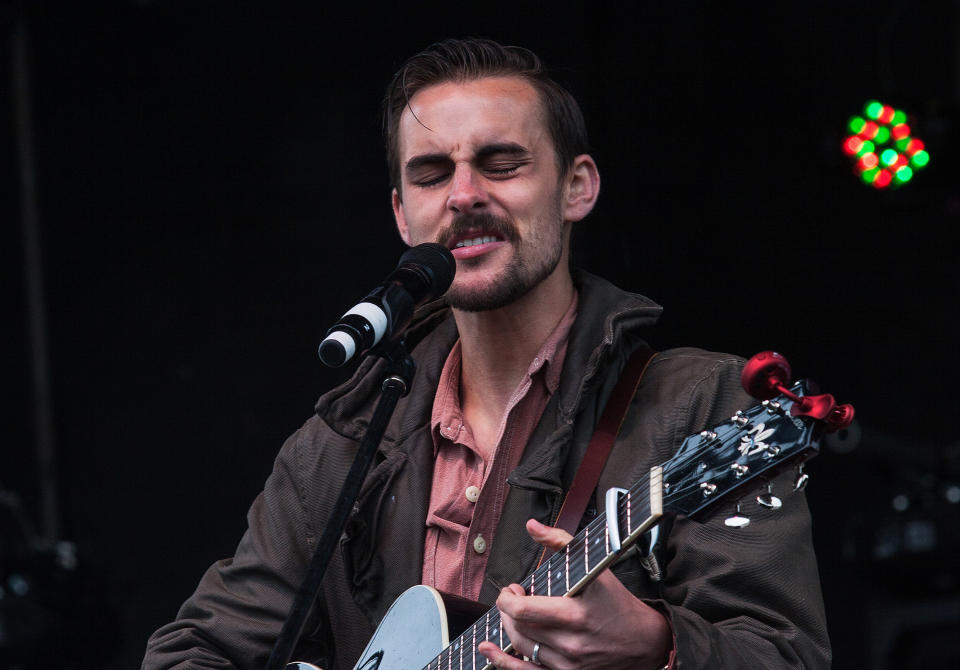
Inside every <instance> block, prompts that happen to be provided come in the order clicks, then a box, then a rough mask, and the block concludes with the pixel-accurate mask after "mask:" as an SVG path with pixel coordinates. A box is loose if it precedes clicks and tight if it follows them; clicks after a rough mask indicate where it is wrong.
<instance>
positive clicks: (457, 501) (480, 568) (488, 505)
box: [423, 294, 577, 600]
mask: <svg viewBox="0 0 960 670" xmlns="http://www.w3.org/2000/svg"><path fill="white" fill-rule="evenodd" d="M576 315H577V296H576V294H574V297H573V300H572V301H571V303H570V306H569V307H568V308H567V311H566V312H565V313H564V315H563V317H562V318H561V319H560V321H559V322H558V323H557V325H556V327H555V328H554V330H553V331H552V332H551V333H550V335H549V336H548V337H547V339H546V340H545V341H544V343H543V346H541V347H540V350H539V351H538V352H537V354H536V355H535V356H534V358H533V360H532V361H531V362H530V366H529V367H528V368H527V371H526V374H524V376H523V379H521V380H520V383H519V384H518V385H517V388H516V389H515V390H514V392H513V394H512V395H511V396H510V400H509V401H508V403H507V406H506V409H505V411H504V413H503V419H502V420H501V422H500V427H499V430H498V432H497V439H496V442H495V447H494V449H493V450H492V451H490V452H489V453H484V450H483V449H482V448H481V447H479V446H478V445H477V443H476V440H475V439H474V437H473V433H472V432H471V430H470V426H469V425H467V423H466V421H465V419H464V416H463V409H462V407H461V402H460V373H461V370H462V366H461V363H462V354H461V348H460V342H459V341H457V343H456V344H455V345H454V347H453V349H452V350H451V351H450V355H449V356H448V357H447V360H446V362H445V363H444V367H443V371H442V373H441V375H440V382H439V384H438V385H437V393H436V397H435V399H434V403H433V414H432V419H431V426H432V430H433V443H434V457H435V462H434V469H433V485H432V489H431V493H430V506H429V509H428V511H427V522H426V523H427V533H426V541H425V546H424V562H423V583H424V584H427V585H429V586H433V587H434V588H436V589H439V590H441V591H444V592H446V593H453V594H455V595H458V596H462V597H464V598H469V599H471V600H477V598H478V596H479V594H480V588H481V586H482V584H483V574H484V570H485V569H486V565H487V556H488V555H489V552H490V546H491V543H492V541H493V538H494V532H495V530H496V527H497V523H498V522H499V520H500V514H501V512H502V510H503V504H504V501H505V500H506V497H507V490H508V488H509V485H508V484H507V475H508V474H509V473H510V472H511V471H512V470H513V469H514V468H515V467H516V466H517V464H518V463H519V461H520V457H521V456H522V455H523V450H524V448H525V447H526V444H527V442H528V441H529V439H530V435H531V434H532V433H533V429H534V427H535V426H536V425H537V423H538V422H539V420H540V415H541V414H543V410H544V408H545V407H546V406H547V403H548V402H549V401H550V397H551V396H552V395H553V393H554V392H555V391H556V390H557V386H558V385H559V383H560V372H561V370H562V369H563V359H564V356H565V355H566V351H567V341H568V338H569V334H570V327H571V326H572V325H573V322H574V321H575V320H576Z"/></svg>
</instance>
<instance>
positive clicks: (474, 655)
mask: <svg viewBox="0 0 960 670" xmlns="http://www.w3.org/2000/svg"><path fill="white" fill-rule="evenodd" d="M471 629H472V630H473V644H472V645H471V646H470V660H471V661H473V662H472V663H471V665H470V667H471V669H472V670H477V626H476V624H474V625H473V626H471Z"/></svg>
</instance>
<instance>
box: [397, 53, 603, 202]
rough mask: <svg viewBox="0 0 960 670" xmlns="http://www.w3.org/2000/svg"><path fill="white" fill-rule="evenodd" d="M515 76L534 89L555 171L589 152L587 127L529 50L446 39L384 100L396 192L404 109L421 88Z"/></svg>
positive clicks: (411, 63)
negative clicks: (549, 138) (556, 168)
mask: <svg viewBox="0 0 960 670" xmlns="http://www.w3.org/2000/svg"><path fill="white" fill-rule="evenodd" d="M499 76H515V77H522V78H523V79H526V80H527V81H528V82H530V84H531V85H532V86H533V87H534V89H536V91H537V93H538V94H539V96H540V101H541V104H542V105H543V111H544V116H545V118H546V123H547V129H548V130H549V132H550V137H551V138H552V139H553V148H554V149H555V151H556V155H557V167H558V169H559V171H560V174H561V175H565V174H566V173H567V171H568V170H569V168H570V166H571V165H572V164H573V159H574V158H575V157H576V156H579V155H580V154H583V153H586V152H587V151H588V142H587V127H586V124H585V123H584V120H583V113H582V112H581V111H580V106H579V105H578V104H577V101H576V100H574V98H573V96H572V95H570V92H569V91H567V90H566V89H565V88H563V87H562V86H560V84H558V83H557V82H556V81H554V80H553V79H552V78H551V77H550V75H549V74H547V72H546V70H545V69H544V67H543V64H542V63H541V62H540V59H539V58H538V57H537V55H536V54H535V53H533V52H532V51H530V50H529V49H524V48H523V47H515V46H504V45H502V44H499V43H497V42H494V41H493V40H488V39H479V38H467V39H459V40H457V39H450V40H444V41H443V42H437V43H435V44H431V45H430V46H429V47H427V48H426V49H424V50H423V51H421V52H420V53H418V54H416V55H415V56H413V57H411V58H410V59H408V60H407V62H406V63H404V65H403V67H401V68H400V69H399V70H398V71H397V73H396V74H395V75H394V76H393V80H392V81H391V82H390V85H389V86H388V87H387V93H386V95H385V96H384V98H383V133H384V140H385V141H386V145H387V165H388V167H389V169H390V181H391V183H392V185H393V186H394V187H395V188H396V189H397V190H398V192H399V190H400V152H399V147H398V144H399V137H398V136H399V128H400V117H401V115H402V114H403V110H404V109H406V107H407V106H408V105H409V104H410V99H411V98H412V97H413V96H414V95H415V94H416V93H417V92H418V91H420V90H422V89H424V88H427V87H428V86H432V85H434V84H440V83H443V82H448V81H453V82H464V81H471V80H474V79H482V78H483V77H499Z"/></svg>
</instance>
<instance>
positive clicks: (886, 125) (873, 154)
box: [843, 100, 930, 189]
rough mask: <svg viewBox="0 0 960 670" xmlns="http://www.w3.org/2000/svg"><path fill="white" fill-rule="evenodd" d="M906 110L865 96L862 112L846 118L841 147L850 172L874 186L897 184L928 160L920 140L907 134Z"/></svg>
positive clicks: (909, 132)
mask: <svg viewBox="0 0 960 670" xmlns="http://www.w3.org/2000/svg"><path fill="white" fill-rule="evenodd" d="M909 120H910V119H909V118H908V116H907V114H906V112H904V111H903V110H900V109H895V108H894V107H891V106H890V105H885V104H883V103H882V102H879V101H878V100H869V101H867V103H866V104H865V105H864V107H863V116H859V115H858V116H853V117H851V118H850V120H849V121H848V122H847V130H848V132H849V133H850V134H849V135H847V137H846V138H845V139H844V140H843V151H844V153H845V154H847V155H848V156H850V157H851V158H852V159H853V166H854V172H855V173H856V174H857V175H858V176H859V177H860V180H861V181H862V182H863V183H864V184H868V185H870V186H873V187H874V188H876V189H886V188H898V187H900V186H903V185H904V184H906V183H907V182H909V181H910V180H911V179H913V176H914V173H915V172H916V171H917V170H921V169H923V168H925V167H926V166H927V163H929V162H930V154H928V153H927V151H926V149H925V148H924V144H923V141H922V140H920V139H919V138H916V137H913V136H912V135H911V132H912V131H911V129H910V125H909V124H908V121H909Z"/></svg>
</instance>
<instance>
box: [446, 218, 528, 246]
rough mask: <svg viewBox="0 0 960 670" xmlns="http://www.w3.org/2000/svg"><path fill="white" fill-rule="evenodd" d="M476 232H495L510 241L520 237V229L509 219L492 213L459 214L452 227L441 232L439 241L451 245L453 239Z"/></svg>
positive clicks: (517, 239) (494, 233)
mask: <svg viewBox="0 0 960 670" xmlns="http://www.w3.org/2000/svg"><path fill="white" fill-rule="evenodd" d="M474 232H482V233H487V234H493V235H496V236H497V237H502V238H503V239H505V240H508V241H510V242H517V241H519V239H520V231H518V230H517V227H516V226H515V225H513V223H512V222H510V221H509V220H507V219H503V218H500V217H498V216H493V215H492V214H474V215H464V214H458V215H457V216H456V217H455V218H454V219H453V221H452V222H451V224H450V227H449V228H447V229H446V230H445V231H443V232H442V233H440V237H439V238H438V239H437V242H438V243H440V244H442V245H443V246H445V247H449V246H450V242H452V241H453V240H455V239H457V238H458V237H463V236H464V235H468V234H471V233H474Z"/></svg>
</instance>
